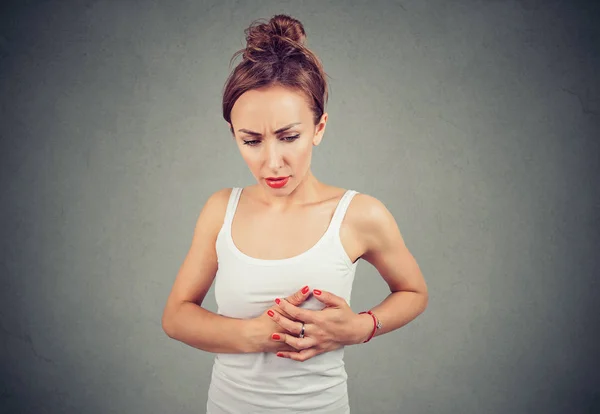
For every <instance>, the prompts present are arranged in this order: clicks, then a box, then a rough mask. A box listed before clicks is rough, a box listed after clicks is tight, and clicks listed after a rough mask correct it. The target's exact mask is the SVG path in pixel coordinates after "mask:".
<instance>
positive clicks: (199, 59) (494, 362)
mask: <svg viewBox="0 0 600 414" xmlns="http://www.w3.org/2000/svg"><path fill="white" fill-rule="evenodd" d="M280 12H284V13H289V14H291V15H292V16H294V17H296V18H298V19H300V20H301V21H302V22H303V24H304V25H305V27H306V30H307V32H308V45H309V47H311V48H313V50H315V52H316V53H317V54H318V55H319V56H320V57H321V59H322V60H323V63H324V66H325V70H326V71H327V73H328V74H329V75H330V76H331V78H332V79H331V98H330V104H329V107H328V112H329V115H330V116H329V124H328V128H327V133H326V135H325V139H324V141H323V143H322V145H321V146H320V147H317V148H316V150H315V154H314V158H313V171H314V173H315V175H316V176H317V177H318V178H320V179H321V180H323V181H325V182H327V183H330V184H334V185H338V186H341V187H345V188H352V189H355V190H357V191H360V192H364V193H368V194H371V195H373V196H375V197H377V198H379V199H380V200H382V201H383V202H384V203H385V204H386V205H387V206H388V208H389V209H390V211H391V212H392V213H393V214H394V216H395V217H396V220H397V222H398V224H399V226H400V230H401V231H402V233H403V235H404V237H405V239H406V241H407V244H408V246H409V248H410V250H411V251H412V252H413V254H414V255H415V257H416V258H417V260H418V262H419V264H420V266H421V268H422V270H423V273H424V275H425V278H426V280H427V282H428V284H429V288H430V305H429V308H428V309H427V310H426V312H425V313H424V314H423V315H421V316H420V317H419V318H417V320H415V321H414V322H413V323H411V324H409V325H407V326H406V327H404V328H402V329H400V330H398V331H396V332H393V333H390V334H388V335H385V336H382V337H379V338H377V339H376V340H374V341H372V342H370V343H369V344H366V345H361V346H355V347H350V348H348V349H347V353H346V365H347V371H348V373H349V376H350V379H349V388H350V400H351V405H352V409H353V413H354V414H361V413H440V414H441V413H492V414H496V413H591V412H600V395H599V391H598V384H599V383H600V374H599V370H598V349H599V348H600V347H599V345H598V337H599V326H600V320H599V319H600V318H599V316H598V315H599V312H598V308H597V306H596V302H597V301H598V297H599V294H600V287H599V283H598V276H600V275H599V273H600V272H599V266H598V264H599V262H600V260H599V259H598V257H597V254H598V251H600V237H599V227H600V223H599V218H600V213H599V211H600V204H599V198H598V194H597V192H596V191H595V190H596V189H597V187H598V182H599V181H600V180H599V177H600V174H599V171H600V166H599V159H600V149H599V146H600V144H599V141H600V80H599V76H598V72H599V70H600V46H599V45H600V29H599V26H600V24H599V22H600V19H599V17H600V8H599V6H598V2H584V1H575V2H573V1H571V2H569V1H532V0H530V1H466V0H465V1H452V2H450V1H446V0H435V1H419V0H412V1H409V0H407V1H403V2H362V1H361V2H359V1H352V2H349V1H345V2H342V1H329V2H316V1H315V2H309V1H306V2H300V1H285V2H267V1H263V2H248V3H246V2H239V1H236V2H233V1H226V2H217V1H213V2H200V1H179V2H174V1H168V2H167V1H163V2H158V1H146V2H143V1H83V0H82V1H72V2H58V1H39V2H34V1H19V2H11V3H6V2H3V6H2V9H1V17H0V22H1V30H0V54H1V55H0V59H1V60H0V65H1V66H0V75H1V78H0V96H1V103H2V107H1V113H0V116H1V119H0V133H1V136H0V137H1V146H0V151H1V152H0V183H1V197H2V202H1V207H0V209H1V210H0V212H1V215H0V220H1V229H2V237H1V239H0V240H1V241H0V243H1V244H0V259H1V267H0V272H1V284H0V300H1V310H2V314H1V320H0V333H1V335H2V336H1V338H2V339H1V341H0V345H1V348H0V363H1V374H0V375H1V377H0V380H1V385H0V411H1V412H2V413H5V412H6V413H39V414H42V413H86V414H96V413H98V414H100V413H202V412H204V407H205V401H206V392H207V388H208V384H209V376H210V369H211V366H212V358H213V356H212V355H211V354H208V353H205V352H202V351H199V350H196V349H194V348H191V347H188V346H186V345H183V344H181V343H178V342H176V341H174V340H171V339H169V338H168V337H167V336H166V335H165V334H164V333H163V332H162V330H161V324H160V320H161V315H162V310H163V306H164V304H165V301H166V298H167V295H168V293H169V290H170V288H171V285H172V283H173V280H174V277H175V274H176V271H177V269H178V267H179V265H180V264H181V261H182V260H183V258H184V255H185V253H186V252H187V249H188V247H189V243H190V240H191V236H192V230H193V225H194V223H195V220H196V217H197V214H198V212H199V210H200V208H201V207H202V205H203V204H204V202H205V201H206V199H207V197H208V196H209V194H211V193H212V192H214V191H216V190H217V189H219V188H223V187H231V186H244V185H248V184H251V183H252V177H251V175H250V173H249V172H248V171H247V167H246V166H245V164H244V163H243V161H242V159H241V157H240V156H239V155H238V152H237V148H236V147H235V145H234V144H233V142H232V141H231V139H230V137H229V135H228V130H227V125H226V124H225V122H224V121H223V119H222V118H221V113H220V93H221V89H222V87H223V84H224V81H225V79H226V77H227V75H228V73H229V67H228V64H229V58H230V57H231V55H232V54H233V53H234V52H235V51H236V50H237V49H239V48H241V47H243V46H244V41H243V40H244V39H243V29H244V28H245V27H246V26H247V25H248V24H249V23H250V22H251V21H252V20H253V19H256V18H259V17H271V16H272V15H274V14H277V13H280ZM386 288H387V286H386V285H385V284H384V283H383V281H382V279H381V278H380V277H379V275H378V274H377V272H376V271H375V269H374V268H372V267H371V266H370V265H369V264H368V263H366V262H363V263H361V264H360V265H359V267H358V270H357V279H356V282H355V286H354V291H353V296H352V305H353V308H354V309H355V311H360V310H363V309H365V308H367V307H369V306H373V305H374V304H376V303H378V302H379V301H381V300H382V299H383V298H384V297H385V296H386V294H387V290H386ZM205 304H206V306H207V307H208V308H209V309H211V310H215V308H216V306H215V302H214V296H213V294H212V291H211V292H210V293H209V297H208V298H207V299H206V302H205Z"/></svg>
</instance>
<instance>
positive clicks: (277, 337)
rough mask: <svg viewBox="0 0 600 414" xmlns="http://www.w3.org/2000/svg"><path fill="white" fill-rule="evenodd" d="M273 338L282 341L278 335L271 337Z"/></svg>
mask: <svg viewBox="0 0 600 414" xmlns="http://www.w3.org/2000/svg"><path fill="white" fill-rule="evenodd" d="M271 338H273V339H277V340H279V339H281V337H280V336H279V335H277V334H273V335H271Z"/></svg>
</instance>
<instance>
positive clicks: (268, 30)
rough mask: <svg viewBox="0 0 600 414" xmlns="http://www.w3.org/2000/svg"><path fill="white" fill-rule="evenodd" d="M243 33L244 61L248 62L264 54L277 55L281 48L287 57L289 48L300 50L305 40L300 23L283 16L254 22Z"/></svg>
mask: <svg viewBox="0 0 600 414" xmlns="http://www.w3.org/2000/svg"><path fill="white" fill-rule="evenodd" d="M244 33H245V34H246V51H245V53H244V59H248V60H256V58H259V57H260V55H262V54H264V53H269V54H276V55H279V54H280V53H279V52H280V51H282V47H283V49H287V51H286V52H285V54H286V55H287V54H289V47H290V46H291V47H293V48H296V49H302V48H303V46H304V42H305V40H306V32H305V31H304V26H303V25H302V23H300V21H299V20H296V19H294V18H293V17H290V16H288V15H285V14H278V15H275V16H273V17H272V18H271V19H270V20H269V21H268V22H265V20H264V19H258V20H255V21H253V22H252V23H251V24H250V26H249V27H248V28H247V29H246V30H245V31H244ZM286 46H287V47H286Z"/></svg>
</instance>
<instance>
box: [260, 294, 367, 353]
mask: <svg viewBox="0 0 600 414" xmlns="http://www.w3.org/2000/svg"><path fill="white" fill-rule="evenodd" d="M313 295H314V296H315V298H317V299H318V300H319V301H320V302H322V303H324V304H325V308H324V309H322V310H319V311H314V310H309V309H303V308H299V307H297V306H294V305H292V304H291V303H289V302H287V301H286V300H279V299H277V300H276V301H275V302H276V303H277V306H279V308H280V309H281V310H283V311H284V312H285V313H286V314H288V315H290V316H291V317H292V318H293V319H294V320H290V319H288V318H286V317H285V316H283V315H281V314H280V313H278V312H274V314H273V316H271V318H272V319H273V320H274V321H275V322H277V324H279V326H281V327H282V328H283V329H285V330H286V331H287V332H293V333H295V334H296V335H299V334H300V331H301V328H302V322H304V338H298V337H296V336H294V335H290V334H289V333H287V334H286V333H281V332H276V333H274V335H273V340H274V341H279V342H285V343H287V344H288V345H290V346H292V347H294V348H295V349H297V350H298V352H290V351H285V352H284V351H281V352H278V353H277V356H280V357H284V358H291V359H294V360H296V361H306V360H307V359H309V358H312V357H314V356H316V355H319V354H322V353H325V352H329V351H333V350H335V349H338V348H341V347H342V346H344V345H352V344H357V343H360V342H362V341H363V340H365V339H366V338H368V336H369V334H370V333H371V331H372V329H373V322H372V319H371V316H369V315H359V314H356V313H354V311H352V309H351V308H350V306H349V305H348V303H346V301H345V300H344V298H342V297H339V296H336V295H334V294H333V293H331V292H325V291H320V290H318V289H315V290H313ZM365 316H367V318H365ZM277 337H279V339H276V338H277Z"/></svg>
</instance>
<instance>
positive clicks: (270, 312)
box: [267, 309, 275, 318]
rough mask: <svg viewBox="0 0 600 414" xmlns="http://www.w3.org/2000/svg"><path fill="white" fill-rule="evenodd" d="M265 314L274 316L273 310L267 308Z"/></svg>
mask: <svg viewBox="0 0 600 414" xmlns="http://www.w3.org/2000/svg"><path fill="white" fill-rule="evenodd" d="M267 315H269V316H270V317H271V318H272V317H273V316H275V312H273V311H272V310H271V309H269V310H268V311H267Z"/></svg>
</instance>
